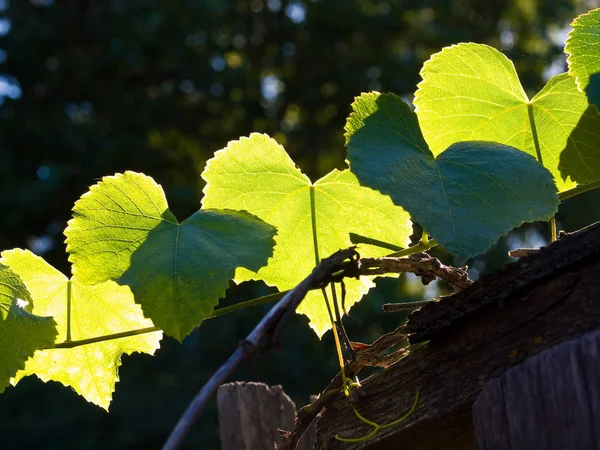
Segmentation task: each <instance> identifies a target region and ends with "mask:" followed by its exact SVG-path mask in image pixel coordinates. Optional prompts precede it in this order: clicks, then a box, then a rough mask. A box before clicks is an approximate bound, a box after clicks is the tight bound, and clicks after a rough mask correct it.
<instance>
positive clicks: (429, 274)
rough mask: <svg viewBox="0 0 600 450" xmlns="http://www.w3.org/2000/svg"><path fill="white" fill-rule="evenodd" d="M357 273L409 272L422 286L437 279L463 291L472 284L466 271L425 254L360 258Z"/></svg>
mask: <svg viewBox="0 0 600 450" xmlns="http://www.w3.org/2000/svg"><path fill="white" fill-rule="evenodd" d="M358 272H359V274H360V275H379V274H385V273H401V272H411V273H414V274H415V275H418V276H420V277H421V278H422V279H423V284H429V282H431V281H433V280H434V279H435V278H436V277H438V278H440V279H442V280H444V281H446V282H447V283H449V284H451V285H452V286H453V287H454V288H455V289H456V290H461V289H464V288H466V287H467V286H470V285H471V284H472V283H473V281H471V280H469V276H468V275H467V271H466V270H464V269H462V268H459V267H452V266H446V265H444V264H442V263H441V262H440V260H439V259H437V258H432V257H431V256H429V255H428V254H427V253H415V254H414V255H411V256H409V257H408V258H390V257H385V258H361V259H360V260H359V261H358Z"/></svg>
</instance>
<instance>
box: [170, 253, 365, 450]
mask: <svg viewBox="0 0 600 450" xmlns="http://www.w3.org/2000/svg"><path fill="white" fill-rule="evenodd" d="M357 258H358V253H356V250H355V249H354V248H350V249H347V250H341V251H339V252H336V253H334V254H333V255H331V256H330V257H329V258H327V259H324V260H323V261H322V262H321V263H320V264H319V265H318V266H317V267H315V269H314V270H313V271H312V273H311V274H310V275H309V276H308V277H306V278H305V279H304V280H303V281H302V282H301V283H300V284H299V285H297V286H296V287H295V288H294V289H292V290H291V291H289V292H288V293H287V294H286V295H285V296H284V297H283V298H282V299H281V300H280V301H279V302H278V303H277V304H276V305H275V306H274V307H273V308H271V310H270V311H269V312H268V313H267V314H266V315H265V317H263V319H262V320H261V321H260V322H259V324H258V325H257V326H256V327H255V328H254V330H252V332H251V333H250V334H249V335H248V336H247V337H246V339H245V340H243V341H242V342H241V343H240V344H239V345H238V347H237V349H236V350H235V352H234V353H233V354H232V355H231V356H230V357H229V359H228V360H227V361H226V362H225V364H223V365H222V366H221V367H220V368H219V369H218V370H217V371H216V372H215V373H214V374H213V376H212V377H211V378H210V379H209V380H208V381H207V383H206V384H205V385H204V386H203V387H202V389H200V391H199V392H198V394H197V395H196V397H195V398H194V399H193V400H192V402H191V403H190V405H189V406H188V408H187V410H186V411H185V413H184V414H183V416H181V418H180V419H179V422H178V423H177V425H176V426H175V428H174V429H173V431H172V432H171V435H170V436H169V438H168V440H167V442H166V443H165V445H164V446H163V450H176V449H178V448H180V447H181V444H182V443H183V440H184V439H185V437H186V436H187V435H188V433H189V431H190V428H191V426H192V425H193V424H194V423H195V422H196V421H197V420H198V418H199V417H200V414H201V413H202V411H203V410H204V408H205V406H206V404H207V403H208V401H209V400H210V398H211V397H212V396H213V395H214V394H215V392H216V391H217V388H218V387H219V386H220V385H221V384H222V383H223V382H224V381H225V380H226V379H227V378H229V376H230V375H231V374H232V373H233V372H234V371H235V370H236V369H237V368H238V366H240V365H241V364H242V362H244V361H245V360H246V359H248V358H249V357H250V356H252V355H254V354H255V353H257V352H258V351H259V349H260V350H266V349H268V348H269V347H271V346H273V345H274V344H275V343H277V342H278V341H279V337H280V335H281V332H282V331H283V325H284V323H285V322H287V320H288V319H289V318H290V317H291V316H292V314H293V313H294V311H295V310H296V308H297V307H298V305H299V304H300V302H301V301H302V300H303V299H304V297H305V296H306V294H307V293H308V291H309V290H311V289H313V288H315V287H320V286H322V285H323V282H324V281H326V279H327V278H328V277H329V276H330V275H331V274H332V273H334V272H336V271H339V270H340V267H341V265H342V263H343V262H344V261H347V260H351V261H356V259H357ZM261 343H262V344H263V345H262V347H261Z"/></svg>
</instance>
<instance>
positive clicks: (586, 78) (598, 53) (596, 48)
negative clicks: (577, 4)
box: [565, 9, 600, 109]
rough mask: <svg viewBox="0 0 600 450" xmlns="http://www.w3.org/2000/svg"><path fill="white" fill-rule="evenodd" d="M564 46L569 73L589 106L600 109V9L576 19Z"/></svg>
mask: <svg viewBox="0 0 600 450" xmlns="http://www.w3.org/2000/svg"><path fill="white" fill-rule="evenodd" d="M571 26H572V27H573V30H572V31H571V33H569V38H568V39H567V43H566V46H565V52H566V53H569V57H568V58H567V62H568V63H569V73H570V74H571V75H574V76H575V77H576V79H577V85H578V87H579V89H580V90H581V91H582V92H585V93H586V95H587V96H588V99H589V101H590V103H591V104H593V105H595V106H596V108H598V109H600V9H595V10H593V11H590V12H589V13H587V14H582V15H581V16H579V17H577V18H576V19H575V20H574V21H573V23H572V24H571Z"/></svg>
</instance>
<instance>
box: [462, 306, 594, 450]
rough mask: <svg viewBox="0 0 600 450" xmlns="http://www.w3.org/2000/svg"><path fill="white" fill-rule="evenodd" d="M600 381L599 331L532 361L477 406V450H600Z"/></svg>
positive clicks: (491, 387) (488, 390) (492, 385)
mask: <svg viewBox="0 0 600 450" xmlns="http://www.w3.org/2000/svg"><path fill="white" fill-rule="evenodd" d="M599 300H600V299H599ZM599 381H600V331H598V330H596V331H591V332H589V333H587V334H585V335H583V336H582V337H580V338H577V339H574V340H572V341H569V342H565V343H562V344H558V345H555V346H554V347H552V348H550V349H548V350H544V351H543V352H542V353H540V354H539V355H536V356H533V357H531V358H528V359H527V360H526V361H524V362H523V363H522V364H519V365H518V366H516V367H513V368H510V369H508V370H507V371H506V372H504V374H502V375H501V376H500V377H498V378H495V379H493V380H490V381H489V382H488V383H487V384H486V385H485V387H484V388H483V391H482V392H481V395H480V396H479V398H478V399H477V400H476V401H475V404H474V405H473V421H474V425H475V434H476V436H477V444H478V447H477V448H480V449H485V450H529V449H532V448H535V449H536V450H580V449H586V450H598V449H600V383H599Z"/></svg>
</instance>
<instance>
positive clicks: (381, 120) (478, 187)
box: [346, 93, 558, 260]
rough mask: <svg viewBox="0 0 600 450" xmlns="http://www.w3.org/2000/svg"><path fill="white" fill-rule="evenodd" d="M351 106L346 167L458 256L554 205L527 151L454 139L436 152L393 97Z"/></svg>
mask: <svg viewBox="0 0 600 450" xmlns="http://www.w3.org/2000/svg"><path fill="white" fill-rule="evenodd" d="M352 109H353V113H352V114H351V115H350V117H349V119H348V122H347V123H346V138H347V146H348V160H349V162H350V167H351V169H352V171H353V172H354V173H356V176H357V177H358V179H359V180H360V182H361V183H363V184H365V185H367V186H372V187H373V188H376V189H378V190H380V191H381V192H383V193H385V194H389V195H390V196H391V197H392V199H393V200H394V202H395V203H396V204H398V205H402V206H403V207H404V208H406V210H407V211H409V212H410V213H411V216H412V218H413V219H414V220H415V221H416V222H418V223H419V224H420V225H422V226H424V227H425V229H426V230H427V231H428V233H429V234H431V235H432V236H433V237H434V238H435V239H436V240H437V241H438V242H439V243H440V244H441V245H442V246H443V247H445V248H446V249H447V250H448V251H450V252H452V253H454V255H456V256H457V257H458V258H459V259H460V260H465V259H467V258H469V257H472V256H475V255H477V254H479V253H482V252H484V251H485V250H486V249H487V248H488V247H489V246H490V245H492V244H493V243H494V242H495V241H496V240H497V239H498V237H500V236H501V235H503V234H505V233H507V232H508V231H510V230H511V229H512V228H514V227H516V226H518V225H520V224H521V223H523V222H532V221H535V220H548V219H549V218H550V217H551V216H552V215H553V214H554V213H555V212H556V210H557V206H558V197H557V194H556V189H555V187H554V184H553V183H552V176H551V175H550V173H549V172H548V171H547V170H546V169H544V168H543V167H542V166H541V165H539V164H538V163H537V162H536V161H535V159H533V158H532V157H531V156H529V155H527V154H526V153H523V152H521V151H518V150H516V149H514V148H512V147H508V146H505V145H501V144H494V143H489V142H480V141H473V142H463V143H459V144H453V145H451V146H450V148H448V149H447V150H445V151H444V152H441V153H438V154H437V157H435V156H434V154H433V153H432V152H431V151H430V150H429V148H428V147H427V143H426V142H425V140H424V138H423V136H422V135H421V132H420V130H419V125H418V123H417V118H416V116H415V114H414V113H413V112H412V111H410V109H409V107H408V106H407V105H406V104H405V103H404V102H403V101H402V100H401V99H400V98H399V97H397V96H395V95H393V94H379V93H369V94H363V95H361V96H360V97H358V98H357V99H356V101H355V102H354V104H353V105H352Z"/></svg>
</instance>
